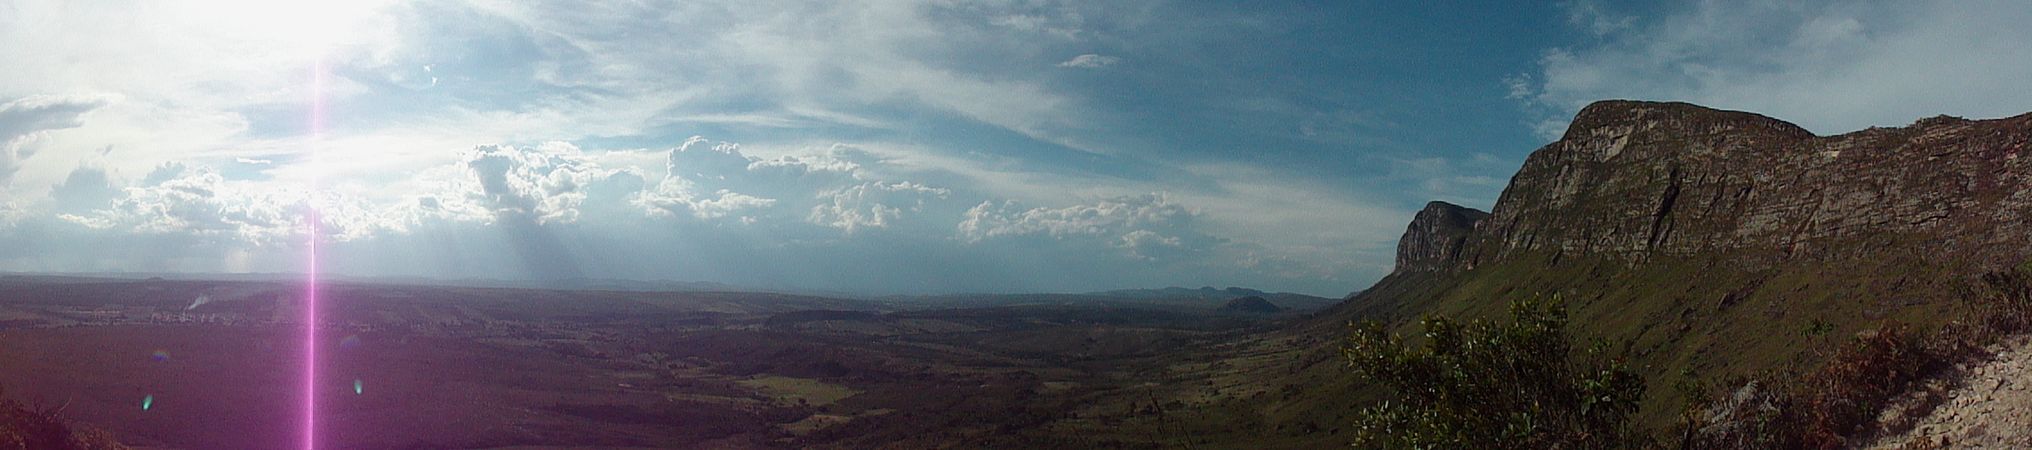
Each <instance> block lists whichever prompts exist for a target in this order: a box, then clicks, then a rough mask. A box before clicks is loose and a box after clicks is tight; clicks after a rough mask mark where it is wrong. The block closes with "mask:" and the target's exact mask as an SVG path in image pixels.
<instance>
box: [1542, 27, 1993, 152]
mask: <svg viewBox="0 0 2032 450" xmlns="http://www.w3.org/2000/svg"><path fill="white" fill-rule="evenodd" d="M1588 14H1596V12H1590V13H1587V14H1582V15H1588ZM1576 17H1580V16H1579V15H1577V16H1576ZM1589 17H1593V16H1589ZM1583 22H1586V23H1577V24H1576V26H1579V27H1582V28H1583V29H1586V30H1594V29H1598V27H1596V26H1595V25H1593V23H1594V22H1592V21H1583ZM2028 22H2032V4H2026V3H2022V2H2008V1H1935V2H1888V3H1873V4H1855V3H1846V2H1806V3H1797V2H1758V1H1711V2H1700V3H1696V4H1693V5H1689V6H1686V7H1684V8H1682V9H1679V10H1675V11H1670V12H1669V13H1667V14H1666V15H1664V16H1662V17H1657V18H1653V19H1651V20H1645V21H1643V22H1642V23H1643V24H1645V25H1643V26H1630V27H1628V28H1627V29H1622V28H1621V27H1614V26H1611V27H1609V28H1612V29H1618V30H1620V31H1614V32H1613V33H1611V34H1610V35H1609V36H1608V37H1607V38H1605V39H1603V40H1601V41H1600V42H1596V43H1589V44H1582V45H1577V46H1572V47H1563V48H1556V49H1550V50H1548V51H1547V52H1546V53H1545V56H1544V57H1543V58H1542V59H1541V60H1540V61H1539V66H1540V67H1539V71H1538V73H1536V74H1534V75H1533V76H1532V77H1531V78H1528V79H1527V80H1531V81H1535V83H1534V84H1533V85H1532V86H1529V89H1526V90H1524V91H1513V92H1530V94H1528V100H1527V102H1528V105H1529V107H1530V108H1531V109H1532V110H1534V111H1536V113H1535V115H1536V117H1537V118H1536V119H1534V121H1536V122H1538V123H1537V124H1536V125H1533V126H1534V128H1535V129H1536V130H1537V131H1538V132H1539V133H1540V135H1541V136H1542V137H1556V136H1557V129H1559V128H1563V126H1564V122H1565V120H1566V119H1567V118H1569V117H1571V115H1572V114H1573V113H1574V112H1575V111H1578V110H1579V108H1580V107H1581V106H1583V105H1585V104H1587V103H1588V102H1591V101H1594V100H1600V99H1608V98H1635V99H1647V100H1680V101H1688V102H1693V103H1698V104H1703V105H1707V106H1712V107H1718V108H1727V109H1739V110H1748V111H1755V112H1759V113H1764V114H1767V115H1771V116H1773V117H1777V118H1780V119H1784V120H1788V121H1793V122H1796V123H1799V124H1800V125H1801V126H1804V127H1806V128H1807V129H1810V130H1813V131H1814V132H1817V133H1822V134H1832V133H1843V132H1848V131H1853V130H1857V129H1861V128H1865V127H1869V126H1899V125H1904V124H1908V123H1911V122H1912V121H1913V120H1915V119H1918V118H1921V117H1930V116H1933V115H1938V114H1950V115H1961V116H1971V117H2001V116H2009V115H2016V114H2019V113H2023V112H2026V110H2028V109H2032V107H2028V106H2026V105H2032V90H2028V89H2024V88H2023V87H2024V86H2023V84H2024V80H2025V79H2026V75H2027V74H2032V46H2026V45H2023V43H2025V42H2032V28H2027V27H2025V26H2024V24H2025V23H2028Z"/></svg>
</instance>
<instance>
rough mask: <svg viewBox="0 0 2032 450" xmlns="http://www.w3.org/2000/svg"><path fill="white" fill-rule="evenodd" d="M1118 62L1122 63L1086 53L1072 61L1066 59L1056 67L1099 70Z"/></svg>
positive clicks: (1108, 57) (1118, 59)
mask: <svg viewBox="0 0 2032 450" xmlns="http://www.w3.org/2000/svg"><path fill="white" fill-rule="evenodd" d="M1118 62H1122V58H1117V57H1113V56H1107V55H1096V54H1093V53H1088V54H1084V55H1079V56H1074V57H1072V59H1068V60H1065V62H1061V63H1058V66H1059V67H1071V68H1075V69H1099V68H1102V67H1107V66H1112V65H1115V63H1118Z"/></svg>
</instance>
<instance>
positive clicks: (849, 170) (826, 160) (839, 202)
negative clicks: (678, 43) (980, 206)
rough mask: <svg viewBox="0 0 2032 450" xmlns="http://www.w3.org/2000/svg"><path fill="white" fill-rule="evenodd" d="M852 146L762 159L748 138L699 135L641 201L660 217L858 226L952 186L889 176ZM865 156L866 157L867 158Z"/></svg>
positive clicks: (918, 205) (885, 219) (912, 208)
mask: <svg viewBox="0 0 2032 450" xmlns="http://www.w3.org/2000/svg"><path fill="white" fill-rule="evenodd" d="M860 156H861V155H859V154H857V153H856V152H855V151H854V150H853V149H851V148H845V147H841V146H833V147H829V148H828V149H826V150H825V151H824V152H822V153H815V154H803V155H794V154H793V155H782V156H778V157H775V158H768V159H763V158H757V157H752V156H748V155H746V154H743V153H742V152H741V148H740V145H738V144H734V143H729V142H718V143H714V142H711V141H710V140H708V139H705V138H703V137H696V136H695V137H692V138H691V139H688V140H686V141H685V142H684V143H683V144H682V145H679V146H678V147H677V148H673V149H671V150H670V151H669V154H668V158H667V160H668V162H667V164H666V166H665V172H666V175H665V177H664V178H663V179H662V180H660V181H658V182H657V183H656V184H654V185H653V186H650V187H649V188H648V189H646V190H644V191H642V192H641V193H639V194H637V195H636V196H635V198H634V202H635V203H636V204H637V205H640V206H642V207H643V208H645V209H646V210H647V211H649V213H651V214H653V215H659V216H675V217H690V218H694V219H699V220H711V219H729V218H730V219H734V220H737V221H739V222H742V223H754V222H755V221H757V220H760V218H761V217H762V216H772V217H776V218H778V219H782V220H793V219H792V218H794V217H795V218H802V219H804V221H805V222H808V223H811V224H815V225H824V226H828V227H832V228H837V229H839V230H841V231H844V232H848V233H852V232H854V231H856V230H860V229H865V228H884V227H887V226H888V225H890V224H891V223H893V222H894V221H895V220H896V219H898V218H900V217H901V216H903V215H904V214H906V213H916V212H921V211H923V209H924V202H925V200H927V199H943V198H946V197H947V196H949V195H950V194H951V191H950V190H947V189H944V188H938V187H933V186H927V185H924V184H922V183H917V182H912V181H908V180H897V181H889V180H884V179H880V178H879V177H877V176H875V175H873V174H871V173H869V172H868V171H866V170H865V169H866V168H865V167H864V166H862V164H860V163H858V162H855V159H860V158H859V157H860ZM863 160H865V159H863Z"/></svg>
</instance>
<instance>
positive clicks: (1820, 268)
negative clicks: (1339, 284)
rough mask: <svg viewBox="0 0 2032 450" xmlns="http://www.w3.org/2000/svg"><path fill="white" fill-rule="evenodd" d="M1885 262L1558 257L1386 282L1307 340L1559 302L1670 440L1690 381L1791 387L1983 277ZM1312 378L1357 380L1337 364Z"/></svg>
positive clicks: (1931, 311)
mask: <svg viewBox="0 0 2032 450" xmlns="http://www.w3.org/2000/svg"><path fill="white" fill-rule="evenodd" d="M1880 243H1883V242H1880ZM1897 247H1898V246H1893V247H1889V248H1897ZM1908 248H1909V247H1908ZM1887 253H1888V254H1880V255H1870V256H1858V257H1852V258H1843V259H1840V260H1827V261H1787V262H1784V263H1781V264H1777V265H1774V266H1772V267H1769V268H1762V269H1746V268H1743V266H1744V265H1743V264H1739V263H1734V262H1731V260H1729V259H1727V258H1724V257H1721V256H1714V257H1706V258H1659V259H1654V260H1651V261H1645V262H1641V263H1636V264H1628V263H1625V262H1621V261H1614V260H1607V259H1575V258H1567V259H1565V260H1563V261H1560V262H1559V263H1557V264H1550V263H1548V261H1550V260H1551V258H1550V257H1549V255H1530V254H1526V255H1516V256H1514V257H1511V258H1507V259H1506V260H1504V261H1502V262H1498V263H1495V264H1489V265H1484V266H1482V267H1477V268H1475V269H1473V270H1469V271H1465V272H1462V273H1457V274H1444V275H1441V274H1433V275H1418V276H1414V277H1413V278H1416V279H1399V280H1385V281H1384V282H1383V283H1379V285H1378V290H1377V291H1378V292H1377V294H1378V295H1373V296H1372V295H1364V296H1360V297H1357V298H1355V299H1353V300H1352V301H1351V302H1350V304H1349V305H1346V306H1344V307H1342V308H1340V309H1338V310H1335V311H1333V312H1332V314H1329V315H1325V316H1322V317H1321V318H1320V319H1319V320H1316V321H1315V322H1316V323H1314V324H1311V325H1309V326H1308V327H1306V329H1305V331H1303V332H1305V333H1335V332H1338V331H1339V330H1338V329H1336V327H1334V326H1332V325H1333V324H1338V323H1344V322H1345V321H1347V320H1352V319H1359V318H1380V319H1382V320H1386V321H1388V322H1390V323H1391V324H1393V325H1394V326H1395V327H1396V329H1397V330H1398V331H1399V332H1400V333H1406V334H1411V333H1416V332H1417V324H1416V322H1417V321H1416V318H1417V317H1420V316H1423V315H1445V316H1450V317H1463V318H1472V317H1481V318H1501V317H1503V312H1504V308H1505V305H1507V304H1508V302H1509V301H1510V300H1512V299H1515V298H1520V297H1528V296H1532V295H1558V296H1559V297H1560V298H1562V299H1564V300H1565V301H1566V302H1567V304H1568V305H1569V307H1570V308H1571V313H1572V316H1573V322H1572V323H1573V324H1574V325H1573V326H1575V327H1576V328H1577V329H1576V330H1575V331H1576V332H1577V333H1576V334H1577V335H1579V336H1586V337H1592V338H1599V339H1602V340H1603V341H1605V342H1606V343H1608V344H1609V345H1611V346H1612V348H1615V349H1618V350H1621V351H1624V352H1626V353H1625V354H1627V355H1629V357H1630V358H1631V359H1632V361H1633V362H1634V363H1635V364H1634V367H1636V368H1637V369H1638V370H1639V372H1640V373H1641V374H1642V375H1643V376H1644V377H1645V379H1646V381H1647V383H1648V385H1647V392H1646V394H1645V401H1644V407H1643V409H1642V411H1641V412H1640V413H1639V416H1638V417H1639V420H1640V422H1641V423H1642V424H1643V425H1645V426H1647V427H1650V428H1653V429H1663V428H1664V427H1665V426H1667V425H1669V424H1671V423H1672V422H1673V421H1674V420H1675V419H1676V418H1677V416H1678V414H1679V412H1680V411H1681V410H1682V408H1683V405H1684V402H1685V399H1684V398H1683V395H1682V394H1681V393H1679V392H1678V391H1677V390H1676V389H1675V387H1674V386H1675V384H1677V383H1678V382H1680V381H1681V380H1685V379H1687V374H1691V375H1693V376H1694V377H1696V378H1698V379H1699V380H1702V381H1706V382H1709V383H1713V382H1717V381H1719V380H1725V379H1730V378H1733V377H1757V376H1787V375H1788V374H1796V373H1799V372H1802V371H1804V370H1807V369H1810V368H1812V367H1816V366H1817V365H1818V364H1820V363H1821V362H1822V360H1823V359H1824V357H1825V355H1826V353H1827V352H1829V351H1830V350H1831V349H1833V348H1834V346H1835V345H1837V344H1840V343H1842V342H1844V341H1845V340H1846V339H1847V338H1848V337H1849V336H1853V335H1855V334H1856V333H1859V332H1862V331H1864V330H1868V329H1873V328H1876V327H1877V326H1879V325H1881V324H1882V323H1885V322H1886V321H1901V322H1904V323H1910V324H1916V325H1919V326H1921V327H1929V326H1937V325H1939V324H1941V323H1943V322H1944V321H1946V320H1951V319H1952V318H1954V317H1959V314H1960V312H1961V308H1959V307H1958V299H1959V292H1960V289H1961V286H1964V285H1965V284H1966V283H1968V282H1970V281H1972V277H1973V276H1974V275H1975V274H1976V273H1977V272H1975V271H1974V269H1971V268H1967V267H1954V266H1952V265H1951V264H1950V265H1943V264H1937V263H1929V262H1926V261H1925V260H1924V259H1922V258H1919V257H1917V256H1916V255H1902V254H1898V253H1895V252H1887ZM1393 283H1394V284H1397V285H1392V284H1393ZM1402 284H1412V285H1413V286H1402ZM1364 302H1367V303H1369V304H1366V305H1364V304H1363V303H1364ZM1326 346H1327V347H1337V346H1338V341H1337V340H1336V341H1332V342H1328V343H1327V344H1326ZM1329 350H1331V348H1329ZM1334 362H1338V360H1335V361H1334ZM1314 370H1315V371H1321V372H1325V373H1328V374H1330V373H1333V372H1336V371H1337V372H1339V373H1340V374H1341V375H1342V376H1345V369H1343V368H1341V367H1339V365H1338V364H1329V365H1326V367H1319V368H1315V369H1314ZM1358 392H1359V383H1334V382H1329V383H1325V384H1322V385H1320V386H1318V388H1316V389H1312V390H1310V392H1309V393H1308V397H1314V398H1348V397H1359V396H1360V395H1359V394H1358ZM1335 403H1345V402H1322V401H1318V400H1310V401H1299V402H1295V404H1290V405H1280V406H1279V407H1276V408H1272V411H1277V410H1299V411H1304V410H1310V411H1309V412H1308V414H1314V415H1333V414H1335V412H1333V411H1332V410H1331V409H1330V408H1336V407H1340V405H1336V404H1335ZM1308 404H1310V405H1308ZM1273 420H1274V419H1273Z"/></svg>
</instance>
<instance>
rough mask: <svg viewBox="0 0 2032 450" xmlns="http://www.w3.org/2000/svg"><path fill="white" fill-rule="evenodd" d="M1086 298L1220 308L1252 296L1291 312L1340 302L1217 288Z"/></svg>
mask: <svg viewBox="0 0 2032 450" xmlns="http://www.w3.org/2000/svg"><path fill="white" fill-rule="evenodd" d="M1087 295H1094V296H1101V297H1113V298H1129V299H1181V300H1182V299H1192V300H1203V301H1207V302H1208V303H1207V305H1210V306H1213V307H1218V306H1219V305H1223V304H1225V302H1227V301H1228V300H1232V299H1235V298H1236V297H1251V296H1253V297H1262V298H1263V299H1264V300H1269V301H1270V302H1271V303H1275V304H1277V305H1281V306H1282V307H1283V308H1285V309H1293V310H1300V311H1311V310H1317V309H1323V308H1326V307H1329V306H1333V305H1335V304H1338V303H1340V302H1341V299H1337V298H1326V297H1316V296H1311V295H1305V294H1294V293H1289V292H1263V291H1259V290H1255V289H1249V288H1241V287H1233V286H1230V287H1227V288H1219V289H1216V288H1214V287H1212V286H1204V287H1199V288H1186V287H1177V286H1173V287H1166V288H1158V289H1121V290H1113V291H1102V292H1093V293H1089V294H1087Z"/></svg>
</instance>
